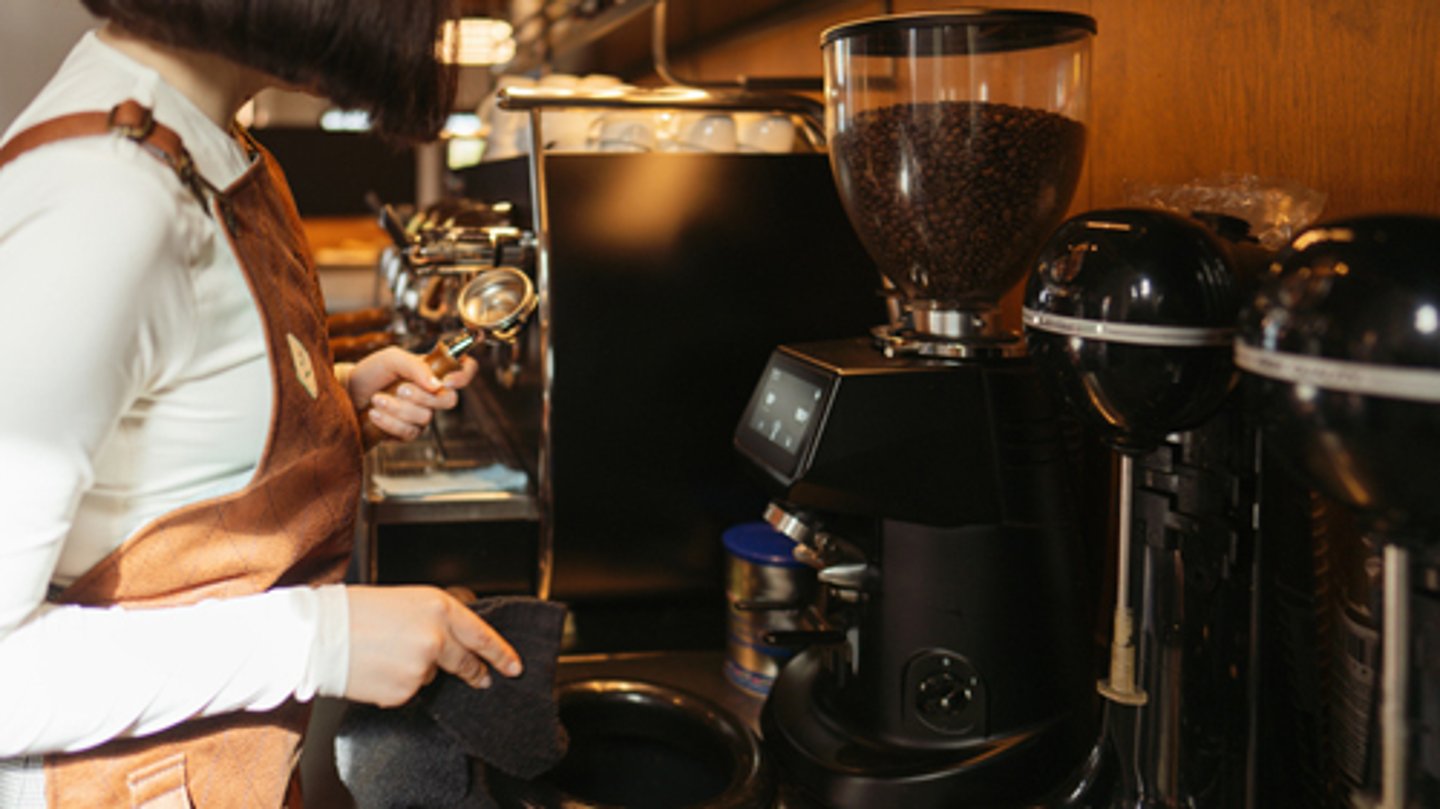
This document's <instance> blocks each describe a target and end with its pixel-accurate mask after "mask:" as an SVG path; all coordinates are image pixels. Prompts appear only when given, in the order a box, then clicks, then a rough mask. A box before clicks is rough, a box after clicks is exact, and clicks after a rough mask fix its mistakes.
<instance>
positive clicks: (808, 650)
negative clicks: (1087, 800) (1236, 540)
mask: <svg viewBox="0 0 1440 809" xmlns="http://www.w3.org/2000/svg"><path fill="white" fill-rule="evenodd" d="M1095 30H1096V26H1095V22H1094V20H1093V19H1091V18H1089V17H1087V16H1083V15H1077V14H1068V13H1058V12H1040V11H1014V10H1009V11H962V12H945V13H933V14H914V15H898V16H887V17H881V18H874V19H867V20H862V21H858V22H854V23H849V24H844V25H840V26H837V27H835V28H832V29H830V30H828V31H826V32H825V33H824V34H823V36H822V48H823V51H824V56H825V73H826V76H825V79H826V82H825V84H826V86H825V92H826V130H827V135H828V139H829V146H830V161H831V168H832V170H833V173H834V176H835V179H836V183H837V186H838V188H839V192H840V197H841V199H842V201H843V203H844V205H845V208H846V211H847V213H848V214H849V217H850V221H851V223H852V224H853V225H854V227H855V230H856V231H857V233H858V234H859V236H860V239H861V241H862V243H863V244H864V245H865V247H866V249H867V250H868V252H869V253H870V255H871V257H872V258H873V259H874V260H875V262H876V263H877V265H878V266H879V269H880V272H881V275H882V277H883V281H884V284H885V287H886V290H887V293H888V295H889V301H890V304H891V306H890V312H891V318H890V322H889V323H888V324H886V325H884V326H880V327H877V328H875V329H874V330H873V331H872V333H871V334H870V335H868V336H862V337H856V338H852V339H838V340H834V341H827V342H816V343H806V344H797V345H782V346H780V347H779V348H778V349H776V350H775V351H774V353H773V354H772V355H771V358H770V360H769V363H768V365H767V366H766V368H765V369H764V371H763V373H762V376H761V378H760V381H759V383H758V385H757V386H756V389H755V391H754V393H753V395H752V398H751V400H750V403H749V405H748V406H747V408H746V410H745V412H744V414H743V416H742V418H741V421H740V424H739V426H738V427H737V430H736V434H735V443H736V446H737V448H738V450H739V452H740V453H741V455H742V456H743V457H744V458H745V459H746V460H748V461H749V462H750V464H752V465H753V466H754V467H755V468H756V469H757V470H758V471H759V472H760V473H761V475H760V477H761V479H762V480H763V481H764V483H765V484H766V485H767V487H768V488H769V490H770V492H771V494H772V497H773V500H772V503H771V506H770V507H769V509H768V512H767V515H766V516H767V519H768V520H769V522H770V523H771V524H772V525H774V526H775V527H776V528H777V529H779V530H780V531H781V532H782V533H785V534H787V535H788V536H789V537H791V538H792V539H793V540H795V542H796V543H797V544H796V548H795V551H796V555H797V558H801V559H803V560H805V561H807V562H809V563H810V564H812V565H813V566H815V567H817V568H818V569H819V573H818V577H817V578H818V580H819V582H820V583H821V585H822V587H821V589H822V591H823V592H822V595H821V596H820V598H819V600H818V603H817V604H816V605H815V608H814V609H813V610H811V613H810V621H809V627H810V631H809V632H800V633H787V637H786V638H784V639H785V640H789V641H804V642H808V645H806V646H805V648H804V649H803V650H802V651H801V652H800V653H799V654H797V655H796V656H795V657H793V658H792V659H791V660H790V661H789V662H788V663H787V664H786V665H785V667H784V668H783V669H782V670H781V672H780V674H779V675H778V677H777V678H776V681H775V683H774V685H773V687H772V689H771V692H770V695H769V697H768V698H767V701H766V704H765V706H764V709H763V711H762V715H761V725H762V732H763V735H764V738H765V744H766V745H767V748H768V749H769V751H770V753H771V754H772V755H773V756H774V759H775V760H776V762H777V764H778V766H779V769H780V771H781V773H782V779H783V780H784V781H785V782H786V783H787V785H788V788H789V790H790V791H791V792H792V793H793V794H794V795H795V796H796V798H795V800H796V801H798V802H804V803H818V804H821V805H825V806H832V807H842V808H846V807H857V808H858V807H877V806H904V807H932V806H933V807H940V806H946V807H948V806H957V805H965V806H1029V805H1034V804H1037V803H1042V804H1050V805H1068V804H1069V803H1070V802H1072V801H1073V800H1078V798H1076V796H1079V795H1082V794H1084V793H1085V792H1086V789H1087V783H1088V780H1087V779H1090V778H1091V777H1092V776H1093V774H1094V770H1093V768H1091V767H1089V766H1088V764H1087V763H1088V762H1092V755H1091V754H1092V752H1093V742H1094V739H1095V736H1096V723H1095V720H1096V715H1097V707H1096V703H1097V698H1096V695H1095V688H1094V682H1093V673H1094V655H1093V654H1092V652H1093V649H1092V645H1091V643H1090V640H1089V637H1088V636H1089V618H1088V616H1087V610H1088V608H1089V607H1090V606H1091V603H1092V602H1091V593H1090V592H1089V591H1088V590H1087V587H1086V585H1087V582H1085V581H1084V579H1085V576H1084V574H1083V573H1082V572H1081V571H1082V570H1083V566H1082V565H1080V564H1079V563H1078V561H1077V559H1078V555H1079V554H1080V552H1081V551H1082V539H1081V537H1080V536H1079V528H1078V523H1077V520H1076V518H1075V516H1074V513H1075V512H1074V497H1073V494H1072V491H1071V488H1072V486H1073V485H1074V483H1075V477H1074V475H1073V474H1072V472H1071V468H1070V464H1069V460H1070V457H1069V455H1068V453H1067V449H1066V443H1065V440H1064V435H1063V433H1062V430H1061V423H1060V410H1059V405H1058V402H1057V401H1056V400H1055V399H1054V398H1053V397H1052V395H1051V393H1050V389H1049V388H1048V387H1047V385H1046V383H1045V381H1044V380H1043V379H1042V378H1041V377H1040V376H1039V374H1038V373H1037V372H1036V370H1035V368H1034V367H1033V365H1032V364H1031V362H1030V360H1029V359H1028V358H1027V356H1026V349H1025V344H1024V342H1023V340H1022V339H1021V338H1020V336H1019V335H1018V334H1017V333H1012V332H1007V331H1005V330H1004V329H1003V328H1002V324H1001V323H1000V320H999V317H998V310H999V301H1000V298H1001V296H1002V295H1003V294H1004V293H1005V292H1006V291H1007V290H1009V289H1010V288H1011V287H1013V286H1014V285H1015V284H1016V283H1017V282H1018V281H1019V280H1020V279H1021V278H1022V276H1024V274H1025V272H1026V270H1027V268H1028V267H1029V266H1030V264H1031V262H1032V261H1033V259H1034V257H1035V255H1036V253H1037V252H1038V250H1039V248H1040V246H1041V243H1042V242H1043V240H1044V239H1045V237H1046V235H1047V234H1048V233H1049V232H1050V231H1051V230H1052V229H1053V228H1054V227H1055V225H1056V224H1057V223H1058V222H1059V221H1060V219H1061V218H1062V216H1063V215H1064V212H1065V210H1066V207H1067V205H1068V204H1069V202H1070V199H1071V197H1072V195H1073V193H1074V189H1075V186H1076V183H1077V180H1078V177H1079V174H1080V169H1081V164H1082V161H1083V157H1084V147H1085V123H1084V122H1085V120H1086V113H1087V92H1088V79H1089V70H1088V68H1089V47H1090V40H1091V38H1092V36H1093V35H1094V33H1095Z"/></svg>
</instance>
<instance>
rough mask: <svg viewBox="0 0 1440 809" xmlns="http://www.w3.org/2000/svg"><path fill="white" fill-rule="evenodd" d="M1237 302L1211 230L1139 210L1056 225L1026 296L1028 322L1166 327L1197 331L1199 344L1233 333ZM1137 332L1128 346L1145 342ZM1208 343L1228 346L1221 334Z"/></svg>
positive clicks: (1096, 214)
mask: <svg viewBox="0 0 1440 809" xmlns="http://www.w3.org/2000/svg"><path fill="white" fill-rule="evenodd" d="M1239 305H1240V299H1239V293H1238V292H1237V285H1236V282H1235V273H1234V270H1233V268H1232V266H1231V263H1230V259H1229V255H1228V253H1227V251H1226V248H1225V246H1224V245H1223V244H1222V242H1221V241H1220V239H1219V238H1217V237H1216V236H1215V234H1214V233H1213V232H1211V231H1210V230H1209V229H1207V228H1206V227H1204V226H1203V225H1201V224H1200V223H1199V222H1196V221H1194V220H1192V219H1189V218H1186V217H1183V216H1180V215H1178V214H1173V213H1170V212H1168V211H1161V210H1151V209H1140V208H1119V209H1114V210H1103V211H1093V212H1090V213H1086V214H1082V215H1080V216H1076V217H1074V218H1072V219H1070V220H1068V221H1066V222H1065V223H1063V224H1061V225H1060V227H1059V228H1058V229H1056V231H1055V233H1054V235H1052V236H1051V237H1050V239H1049V241H1048V242H1047V243H1046V245H1045V247H1044V248H1043V250H1042V252H1041V254H1040V257H1039V259H1038V263H1037V266H1036V270H1035V273H1034V274H1033V275H1032V276H1031V278H1030V281H1029V285H1028V286H1027V288H1026V294H1025V308H1026V309H1027V310H1028V311H1027V319H1028V318H1030V316H1031V315H1042V314H1043V315H1055V316H1060V317H1063V318H1072V319H1076V320H1081V321H1093V322H1095V323H1107V324H1130V325H1136V326H1168V327H1176V328H1177V329H1178V330H1180V331H1177V332H1176V333H1177V334H1180V333H1182V332H1183V330H1186V329H1198V330H1200V331H1197V332H1196V333H1195V339H1197V340H1198V339H1201V334H1200V332H1201V331H1205V330H1221V331H1225V332H1227V333H1228V330H1230V329H1233V328H1234V326H1235V317H1236V314H1237V312H1238V310H1239ZM1031 325H1037V324H1034V323H1032V324H1031ZM1112 333H1120V334H1125V333H1127V332H1125V331H1124V330H1121V331H1119V332H1112ZM1153 333H1154V334H1156V335H1157V337H1160V335H1161V334H1162V332H1161V331H1160V330H1156V331H1155V332H1153ZM1134 334H1135V335H1136V339H1135V340H1133V341H1127V342H1142V341H1143V335H1144V332H1143V330H1142V331H1136V332H1134ZM1161 339H1163V337H1162V338H1161ZM1213 339H1214V341H1216V342H1225V343H1228V341H1229V338H1228V337H1226V336H1222V335H1221V334H1219V332H1218V331H1217V332H1216V333H1215V335H1214V337H1213Z"/></svg>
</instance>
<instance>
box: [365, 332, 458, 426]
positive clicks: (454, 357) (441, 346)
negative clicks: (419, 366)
mask: <svg viewBox="0 0 1440 809" xmlns="http://www.w3.org/2000/svg"><path fill="white" fill-rule="evenodd" d="M474 345H475V334H474V333H473V332H469V331H464V330H461V331H455V332H451V333H450V334H447V335H444V336H443V337H441V338H440V339H439V340H437V341H436V342H435V347H434V348H432V349H430V353H429V354H426V355H425V357H424V361H425V366H426V367H428V368H429V369H430V372H431V373H433V374H434V375H435V378H436V379H442V378H444V376H445V375H446V374H449V373H453V372H455V371H458V370H460V368H461V366H462V361H461V360H462V358H463V357H464V356H465V352H467V351H469V350H470V348H471V347H472V346H474ZM404 382H405V380H403V379H397V380H395V381H394V382H391V383H390V384H389V385H386V386H385V387H384V388H382V389H381V391H380V392H381V393H385V394H389V395H391V396H394V395H395V392H396V391H398V390H399V389H400V386H401V385H402V384H404ZM369 411H370V405H369V404H366V405H365V407H363V408H361V410H360V440H361V442H362V445H363V446H364V447H366V448H367V449H368V448H370V447H373V446H375V445H376V444H379V443H380V442H382V441H385V440H387V439H389V438H391V436H390V434H388V433H386V432H385V431H384V430H381V429H380V428H379V427H377V426H375V422H373V421H371V420H370V417H369Z"/></svg>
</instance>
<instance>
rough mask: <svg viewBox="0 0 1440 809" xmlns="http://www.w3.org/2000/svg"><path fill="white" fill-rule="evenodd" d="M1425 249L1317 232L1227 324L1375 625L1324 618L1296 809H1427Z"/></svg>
mask: <svg viewBox="0 0 1440 809" xmlns="http://www.w3.org/2000/svg"><path fill="white" fill-rule="evenodd" d="M1437 245H1440V220H1437V219H1436V218H1434V217H1425V216H1413V215H1412V216H1402V215H1389V216H1364V217H1355V218H1350V219H1344V220H1336V221H1332V222H1328V223H1324V224H1320V225H1316V226H1314V227H1312V228H1310V229H1308V230H1306V231H1304V232H1302V233H1301V234H1300V235H1298V236H1297V237H1296V238H1295V240H1294V241H1293V242H1292V243H1291V245H1290V247H1289V248H1288V249H1287V250H1286V251H1285V253H1284V254H1283V255H1282V256H1281V257H1280V258H1279V259H1278V260H1277V262H1276V263H1275V265H1274V267H1273V269H1272V271H1271V272H1270V273H1269V274H1268V275H1267V277H1266V278H1265V279H1264V281H1263V283H1262V285H1261V286H1260V288H1259V290H1258V291H1257V292H1256V294H1255V295H1254V297H1253V301H1252V302H1251V303H1250V305H1249V306H1248V308H1247V309H1246V311H1245V314H1244V317H1243V319H1242V321H1241V327H1240V334H1239V337H1238V339H1237V341H1236V345H1235V358H1236V363H1237V364H1238V365H1239V366H1240V367H1241V368H1242V369H1243V370H1244V371H1245V372H1246V381H1247V383H1248V384H1249V385H1250V386H1251V388H1252V391H1251V392H1252V399H1253V407H1254V409H1255V411H1256V412H1257V414H1258V415H1259V416H1260V419H1261V439H1262V442H1264V443H1266V444H1268V446H1269V448H1270V449H1271V450H1272V452H1271V453H1270V455H1269V457H1273V458H1275V459H1278V461H1279V462H1281V463H1284V464H1285V466H1286V470H1287V471H1288V472H1289V473H1290V474H1291V475H1293V476H1294V479H1295V480H1297V481H1299V482H1300V483H1302V484H1303V485H1305V486H1308V487H1311V488H1313V489H1315V490H1316V491H1317V492H1319V493H1320V494H1322V495H1324V496H1326V497H1328V498H1330V499H1331V500H1333V501H1334V502H1335V503H1337V504H1340V505H1341V507H1343V508H1345V509H1346V510H1348V512H1349V516H1351V517H1352V518H1353V520H1354V522H1355V524H1356V526H1357V527H1358V528H1359V530H1360V532H1361V534H1362V535H1361V536H1360V537H1359V539H1357V540H1354V541H1352V542H1351V543H1350V544H1351V545H1352V547H1353V549H1354V550H1355V551H1357V552H1356V553H1354V555H1353V559H1352V564H1353V566H1354V567H1355V568H1356V570H1355V572H1356V573H1357V574H1358V575H1360V576H1361V577H1373V579H1374V582H1373V586H1371V587H1370V588H1368V590H1369V595H1370V598H1362V599H1360V600H1361V602H1362V603H1360V604H1359V605H1358V606H1359V607H1360V609H1361V611H1362V612H1363V613H1364V614H1366V615H1368V616H1378V621H1377V622H1376V624H1375V625H1370V626H1365V625H1364V624H1365V623H1366V621H1364V620H1360V619H1357V616H1356V614H1355V613H1354V612H1352V611H1351V610H1349V609H1347V610H1344V611H1343V612H1339V614H1337V615H1336V617H1335V620H1336V621H1337V623H1340V624H1341V625H1342V628H1341V629H1340V631H1339V632H1338V633H1337V634H1338V639H1337V642H1336V648H1335V649H1334V650H1333V652H1330V654H1332V655H1333V656H1334V658H1335V659H1338V660H1340V661H1341V662H1342V664H1343V666H1344V668H1342V669H1341V671H1340V676H1338V677H1336V678H1335V679H1336V680H1337V681H1338V682H1337V683H1336V684H1335V687H1334V689H1333V691H1332V693H1331V694H1329V695H1328V696H1329V702H1331V703H1332V704H1333V708H1334V710H1332V712H1331V715H1330V717H1329V719H1330V721H1329V722H1328V723H1322V724H1321V726H1322V727H1324V725H1325V724H1328V725H1329V727H1330V735H1331V736H1332V742H1331V744H1332V746H1333V748H1334V749H1333V751H1332V753H1331V754H1330V758H1329V760H1328V761H1325V762H1323V764H1324V765H1325V767H1326V769H1327V770H1329V771H1330V772H1329V776H1328V777H1327V778H1326V779H1325V780H1326V781H1328V782H1330V783H1329V789H1328V790H1327V791H1328V794H1327V795H1325V796H1324V803H1323V804H1322V803H1320V802H1319V801H1312V802H1309V803H1306V804H1296V805H1308V806H1315V805H1325V806H1347V807H1383V809H1410V807H1424V806H1436V805H1440V736H1437V727H1440V723H1437V718H1440V657H1437V654H1436V651H1435V650H1436V649H1437V648H1440V606H1437V605H1440V554H1437V549H1440V498H1437V497H1436V492H1437V490H1440V473H1437V471H1440V466H1437V465H1436V464H1435V462H1434V455H1435V453H1436V451H1437V449H1440V339H1437V335H1440V314H1437V312H1440V309H1437V307H1440V272H1437V266H1436V259H1435V254H1436V246H1437ZM1342 541H1343V539H1342ZM1366 546H1369V548H1373V549H1375V551H1374V552H1373V553H1372V552H1369V551H1367V549H1366ZM1365 589H1366V588H1361V590H1360V591H1361V592H1364V591H1365ZM1367 601H1368V603H1364V602H1367ZM1375 629H1378V630H1379V631H1378V633H1377V632H1375V631H1374V630H1375ZM1321 670H1322V671H1323V670H1324V669H1323V667H1322V668H1321Z"/></svg>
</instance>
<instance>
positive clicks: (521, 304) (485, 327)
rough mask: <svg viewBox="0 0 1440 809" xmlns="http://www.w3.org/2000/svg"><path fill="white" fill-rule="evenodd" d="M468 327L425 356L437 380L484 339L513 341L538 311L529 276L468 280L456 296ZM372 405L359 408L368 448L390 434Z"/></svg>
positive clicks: (499, 270) (496, 273)
mask: <svg viewBox="0 0 1440 809" xmlns="http://www.w3.org/2000/svg"><path fill="white" fill-rule="evenodd" d="M457 299H458V306H457V308H458V309H459V310H460V319H461V320H463V321H464V322H465V326H466V328H465V329H462V330H459V331H455V332H451V333H450V334H447V335H445V336H443V337H441V338H440V339H439V340H438V341H437V342H436V343H435V347H434V348H433V349H431V350H430V353H429V354H426V355H425V358H424V361H425V365H426V366H427V367H428V368H429V369H430V371H431V372H432V373H433V374H435V377H436V378H437V379H439V378H442V377H444V376H445V375H446V374H449V373H452V372H454V371H458V370H460V368H461V367H462V365H463V361H462V360H463V358H464V356H465V352H467V351H469V350H470V349H471V347H472V346H474V345H475V343H476V342H477V341H479V340H481V339H484V340H487V341H499V342H506V343H509V342H514V341H515V338H516V335H517V334H518V333H519V331H520V329H521V327H523V326H524V325H525V322H526V321H527V320H528V319H529V317H530V313H531V312H534V311H535V307H536V305H537V300H536V296H535V287H534V285H533V284H531V283H530V278H529V276H527V275H525V273H523V272H521V271H520V270H518V269H516V268H514V267H495V268H492V269H489V270H486V271H484V272H482V273H480V274H479V275H477V276H475V278H473V279H471V280H470V281H469V282H468V283H466V285H465V287H464V288H463V289H461V290H460V294H459V295H458V296H457ZM403 382H404V380H398V379H397V380H395V381H394V382H392V383H390V384H389V385H387V386H385V387H384V388H383V389H382V390H381V391H380V392H381V393H386V394H390V395H394V394H395V392H396V391H398V390H399V389H400V385H401V384H403ZM369 410H370V405H369V404H368V403H367V404H366V405H365V406H364V407H363V408H361V409H360V437H361V439H362V441H363V442H364V446H365V447H366V448H367V449H368V448H369V447H373V446H375V445H376V444H379V443H380V442H382V441H385V440H387V439H389V438H390V437H391V436H389V435H388V434H386V433H385V432H384V431H383V430H381V429H380V428H379V427H376V426H375V424H374V422H372V421H370V418H369V412H368V411H369Z"/></svg>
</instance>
